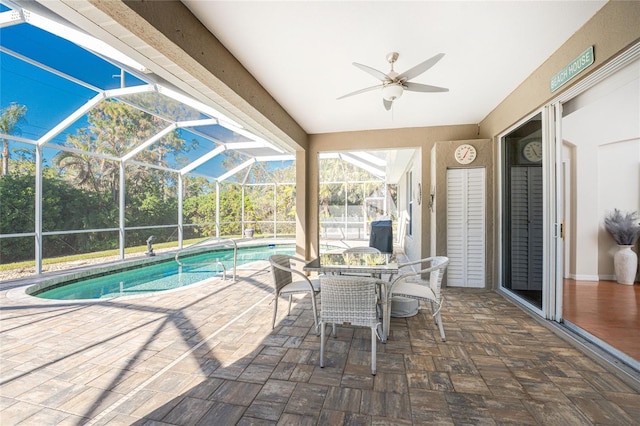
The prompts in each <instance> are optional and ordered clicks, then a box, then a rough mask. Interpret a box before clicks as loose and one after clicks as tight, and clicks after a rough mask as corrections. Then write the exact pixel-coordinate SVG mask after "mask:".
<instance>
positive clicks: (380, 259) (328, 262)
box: [302, 252, 398, 343]
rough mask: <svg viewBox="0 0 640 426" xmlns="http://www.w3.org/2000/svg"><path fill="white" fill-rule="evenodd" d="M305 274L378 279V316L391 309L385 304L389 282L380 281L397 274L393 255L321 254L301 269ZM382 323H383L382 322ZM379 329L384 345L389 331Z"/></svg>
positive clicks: (396, 264) (383, 328) (396, 263)
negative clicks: (379, 286)
mask: <svg viewBox="0 0 640 426" xmlns="http://www.w3.org/2000/svg"><path fill="white" fill-rule="evenodd" d="M302 269H303V270H304V271H307V272H317V273H320V274H331V273H333V274H345V275H353V274H358V275H370V276H372V277H374V278H378V279H379V281H380V285H381V291H380V299H381V300H380V307H381V312H380V315H381V317H382V318H384V314H385V310H386V309H391V307H390V306H391V305H390V304H389V303H387V297H388V290H389V289H388V286H389V282H387V281H385V280H383V279H381V278H382V276H383V275H389V276H390V277H392V276H394V275H396V274H397V273H398V261H397V260H396V257H395V256H394V255H393V254H389V253H380V254H377V253H376V254H373V253H334V252H328V253H322V254H320V256H319V257H317V258H315V259H313V260H311V261H310V262H309V263H307V264H306V265H305V266H304V267H303V268H302ZM382 323H384V321H383V322H382ZM387 328H388V325H387V326H386V327H382V326H381V327H380V330H379V331H380V333H379V334H380V340H381V341H382V343H386V341H387V335H388V332H389V330H388V329H387Z"/></svg>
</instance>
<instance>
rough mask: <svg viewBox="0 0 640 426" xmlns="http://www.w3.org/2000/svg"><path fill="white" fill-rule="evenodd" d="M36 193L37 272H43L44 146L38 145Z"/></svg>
mask: <svg viewBox="0 0 640 426" xmlns="http://www.w3.org/2000/svg"><path fill="white" fill-rule="evenodd" d="M35 148H36V194H35V197H36V199H35V209H34V210H35V211H34V218H35V221H34V228H35V229H34V232H35V234H36V235H35V237H34V238H35V262H36V274H41V273H42V195H43V194H42V147H41V146H38V145H36V147H35Z"/></svg>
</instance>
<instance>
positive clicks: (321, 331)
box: [320, 322, 325, 368]
mask: <svg viewBox="0 0 640 426" xmlns="http://www.w3.org/2000/svg"><path fill="white" fill-rule="evenodd" d="M324 329H325V324H324V323H323V322H321V323H320V368H322V367H324V335H325V330H324Z"/></svg>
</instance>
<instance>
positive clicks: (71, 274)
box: [0, 238, 295, 304]
mask: <svg viewBox="0 0 640 426" xmlns="http://www.w3.org/2000/svg"><path fill="white" fill-rule="evenodd" d="M234 241H235V242H236V244H237V246H238V248H242V247H259V246H265V245H271V244H277V245H291V244H295V240H293V239H274V238H247V239H240V240H234ZM185 248H188V247H185ZM178 251H179V250H172V251H167V252H164V253H162V254H157V255H155V256H152V257H150V256H144V255H141V256H139V257H135V258H130V259H124V260H116V261H112V262H105V263H98V264H92V265H83V266H81V267H78V268H71V269H65V270H61V271H52V272H45V273H43V274H40V275H33V276H30V277H25V278H18V279H15V280H7V281H3V282H0V293H2V292H5V294H6V297H7V298H8V299H11V300H22V301H27V300H28V301H38V303H54V304H96V303H106V302H109V301H113V300H126V299H130V298H139V297H145V296H146V297H149V296H150V295H154V294H167V293H169V292H174V291H180V290H185V289H189V288H193V287H194V286H198V285H203V284H206V283H209V282H211V281H214V280H220V281H224V279H222V278H221V276H216V277H211V278H207V279H205V280H202V281H198V282H195V283H193V284H189V285H186V286H183V287H178V288H174V289H168V290H162V291H156V292H149V293H143V294H135V295H127V296H116V297H112V298H104V299H76V300H64V299H45V298H41V297H37V296H34V295H32V294H31V293H32V292H36V291H39V290H43V289H47V288H49V287H54V286H55V285H56V284H60V283H62V282H66V281H72V280H77V279H82V278H87V277H92V276H98V275H104V274H105V273H107V272H112V271H115V270H127V269H135V268H137V267H140V265H147V264H154V263H161V262H166V261H168V260H169V259H171V258H174V257H175V255H176V253H177V252H178ZM257 262H262V261H257ZM257 262H251V263H250V264H255V263H257ZM250 264H247V265H250ZM243 266H244V265H241V266H238V268H242V267H243ZM243 269H246V268H243ZM34 287H35V288H34ZM28 289H33V290H32V292H27V290H28Z"/></svg>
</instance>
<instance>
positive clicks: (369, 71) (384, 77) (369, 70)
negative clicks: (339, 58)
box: [353, 62, 390, 81]
mask: <svg viewBox="0 0 640 426" xmlns="http://www.w3.org/2000/svg"><path fill="white" fill-rule="evenodd" d="M353 65H354V66H356V67H358V68H360V69H361V70H362V71H364V72H366V73H367V74H371V75H372V76H374V77H375V78H377V79H378V80H380V81H389V80H390V78H389V77H388V76H387V75H386V74H385V73H383V72H382V71H378V70H377V69H375V68H371V67H368V66H366V65H362V64H359V63H357V62H354V63H353Z"/></svg>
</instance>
